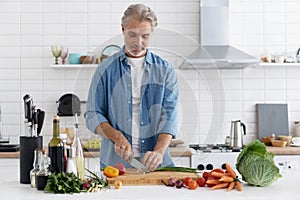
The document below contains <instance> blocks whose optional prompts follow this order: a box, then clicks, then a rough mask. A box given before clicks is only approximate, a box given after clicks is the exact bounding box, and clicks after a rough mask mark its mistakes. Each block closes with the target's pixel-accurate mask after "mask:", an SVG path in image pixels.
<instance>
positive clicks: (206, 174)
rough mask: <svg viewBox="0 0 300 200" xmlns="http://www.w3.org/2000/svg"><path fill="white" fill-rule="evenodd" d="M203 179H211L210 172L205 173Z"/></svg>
mask: <svg viewBox="0 0 300 200" xmlns="http://www.w3.org/2000/svg"><path fill="white" fill-rule="evenodd" d="M202 177H203V178H204V179H205V180H207V178H208V177H209V172H203V174H202Z"/></svg>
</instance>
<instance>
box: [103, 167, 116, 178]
mask: <svg viewBox="0 0 300 200" xmlns="http://www.w3.org/2000/svg"><path fill="white" fill-rule="evenodd" d="M103 174H104V175H105V176H107V177H109V178H114V177H116V176H118V175H119V170H118V169H117V168H114V167H112V166H109V165H108V166H106V167H105V168H104V171H103Z"/></svg>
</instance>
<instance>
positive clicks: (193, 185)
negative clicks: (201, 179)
mask: <svg viewBox="0 0 300 200" xmlns="http://www.w3.org/2000/svg"><path fill="white" fill-rule="evenodd" d="M197 187H198V185H197V182H196V181H195V180H193V179H192V180H191V181H189V183H188V189H189V190H195V189H196V188H197Z"/></svg>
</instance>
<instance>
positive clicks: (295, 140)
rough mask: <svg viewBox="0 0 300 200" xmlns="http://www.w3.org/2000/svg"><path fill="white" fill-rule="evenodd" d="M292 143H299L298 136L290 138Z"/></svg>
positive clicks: (299, 138)
mask: <svg viewBox="0 0 300 200" xmlns="http://www.w3.org/2000/svg"><path fill="white" fill-rule="evenodd" d="M292 144H294V145H300V137H293V138H292Z"/></svg>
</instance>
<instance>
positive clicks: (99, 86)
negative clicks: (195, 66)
mask: <svg viewBox="0 0 300 200" xmlns="http://www.w3.org/2000/svg"><path fill="white" fill-rule="evenodd" d="M144 68H145V72H144V75H143V78H142V87H141V104H140V154H141V157H140V159H142V157H143V156H144V155H145V153H146V152H147V151H153V149H154V147H155V145H156V142H157V138H158V135H159V134H160V133H169V134H171V135H172V136H173V138H174V137H175V136H176V133H177V109H178V108H177V104H178V85H177V78H176V74H175V71H174V69H173V67H172V65H171V64H169V63H168V62H167V61H165V60H163V59H161V58H160V57H159V56H157V55H155V54H153V53H151V52H150V51H149V50H147V53H146V58H145V62H144ZM84 116H85V120H86V124H87V127H88V129H89V130H91V131H92V132H94V133H95V131H96V128H97V126H98V125H99V124H100V123H102V122H109V123H110V125H111V126H112V127H114V128H115V129H117V130H119V131H121V132H122V133H123V134H124V136H125V137H126V138H127V140H128V141H129V142H130V143H131V144H132V134H131V129H132V121H131V120H132V88H131V73H130V66H129V64H128V60H127V58H126V56H125V52H124V48H122V49H121V50H120V51H119V52H118V53H116V54H114V55H113V56H111V57H109V58H108V59H106V60H105V61H104V62H102V63H100V64H99V66H98V67H97V69H96V71H95V74H94V76H93V79H92V81H91V85H90V89H89V94H88V99H87V108H86V112H85V114H84ZM117 162H121V163H123V164H124V165H125V166H126V167H130V165H129V164H128V163H126V162H125V161H124V160H123V159H121V158H120V157H119V156H118V155H117V154H116V153H115V150H114V144H113V142H112V141H110V140H108V139H106V138H102V145H101V149H100V165H101V167H105V166H106V165H114V164H115V163H117ZM173 165H174V164H173V161H172V159H171V157H170V154H169V150H167V151H166V153H165V155H164V158H163V163H162V164H161V165H160V166H159V167H163V166H173Z"/></svg>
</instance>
